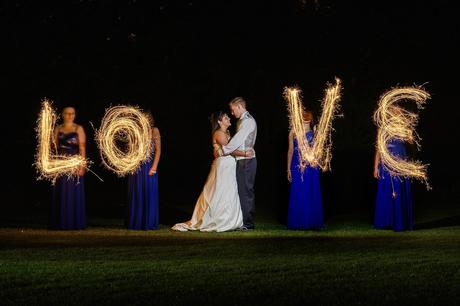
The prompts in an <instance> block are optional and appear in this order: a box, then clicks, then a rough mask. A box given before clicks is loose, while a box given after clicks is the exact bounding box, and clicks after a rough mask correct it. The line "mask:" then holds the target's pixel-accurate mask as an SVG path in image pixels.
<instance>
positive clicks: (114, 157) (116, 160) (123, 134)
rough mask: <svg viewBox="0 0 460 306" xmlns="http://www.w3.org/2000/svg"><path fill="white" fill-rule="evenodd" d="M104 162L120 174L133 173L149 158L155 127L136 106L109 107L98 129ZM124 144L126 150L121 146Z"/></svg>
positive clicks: (97, 137)
mask: <svg viewBox="0 0 460 306" xmlns="http://www.w3.org/2000/svg"><path fill="white" fill-rule="evenodd" d="M96 141H97V144H98V146H99V149H100V151H101V158H102V163H103V164H104V166H105V167H107V168H108V169H109V170H112V171H114V172H115V173H116V174H117V175H118V176H124V175H126V174H129V173H134V172H136V170H137V169H138V168H139V166H140V165H141V163H142V162H143V161H146V160H148V159H149V158H150V153H151V152H150V151H151V149H152V128H151V122H150V120H149V117H148V116H147V115H146V114H144V113H143V112H142V111H141V110H140V109H138V108H137V107H131V106H115V107H111V108H109V109H107V110H106V112H105V115H104V118H102V123H101V127H100V129H99V130H98V131H96ZM120 143H123V145H124V147H125V149H121V148H120V147H119V145H120Z"/></svg>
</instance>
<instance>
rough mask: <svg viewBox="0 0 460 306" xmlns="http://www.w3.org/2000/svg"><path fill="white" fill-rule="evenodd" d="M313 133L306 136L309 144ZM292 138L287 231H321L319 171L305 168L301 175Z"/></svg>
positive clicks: (295, 140) (296, 148)
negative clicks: (292, 150) (292, 149)
mask: <svg viewBox="0 0 460 306" xmlns="http://www.w3.org/2000/svg"><path fill="white" fill-rule="evenodd" d="M313 135H314V134H313V131H308V132H307V134H306V137H307V140H308V142H309V143H312V141H313ZM298 150H299V149H298V144H297V139H295V138H294V152H293V154H292V162H291V175H292V182H291V193H290V197H289V210H288V223H287V227H288V229H299V230H301V229H321V228H322V227H323V226H324V223H323V205H322V200H321V188H320V182H319V177H320V169H319V168H318V167H315V168H313V167H310V166H307V167H306V168H305V170H304V172H303V173H301V171H300V168H299V151H298Z"/></svg>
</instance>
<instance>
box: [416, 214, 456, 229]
mask: <svg viewBox="0 0 460 306" xmlns="http://www.w3.org/2000/svg"><path fill="white" fill-rule="evenodd" d="M459 225H460V215H458V216H453V217H447V218H442V219H438V220H433V221H429V222H423V223H419V224H415V225H414V230H422V229H433V228H441V227H449V226H459Z"/></svg>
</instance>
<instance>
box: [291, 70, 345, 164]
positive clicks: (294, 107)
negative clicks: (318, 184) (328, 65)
mask: <svg viewBox="0 0 460 306" xmlns="http://www.w3.org/2000/svg"><path fill="white" fill-rule="evenodd" d="M340 83H341V82H340V79H338V78H336V79H335V84H334V85H328V87H327V88H326V90H325V95H324V98H323V101H322V104H321V105H322V109H323V112H322V114H321V117H320V120H319V123H318V128H317V130H316V132H315V136H314V139H313V145H310V144H309V143H308V140H307V138H306V132H307V131H306V128H305V125H304V120H303V117H302V115H303V112H304V107H303V105H302V99H301V90H300V89H298V88H292V87H286V88H285V89H284V98H285V99H286V101H287V102H288V110H289V118H290V125H291V130H292V131H293V132H294V136H295V138H296V139H297V144H298V148H299V157H300V167H301V169H302V170H303V169H305V167H306V166H307V165H310V166H312V167H316V166H319V167H320V168H321V170H322V171H327V170H329V169H330V161H331V158H332V154H331V149H332V130H333V129H332V121H333V120H334V118H335V117H336V114H337V111H338V108H339V102H340V99H341V90H342V86H341V85H340Z"/></svg>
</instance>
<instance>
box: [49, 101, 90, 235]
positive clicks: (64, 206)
mask: <svg viewBox="0 0 460 306" xmlns="http://www.w3.org/2000/svg"><path fill="white" fill-rule="evenodd" d="M62 118H63V123H62V124H61V125H59V126H58V127H56V129H55V130H54V141H55V144H56V148H57V153H58V154H62V155H76V154H80V155H81V156H83V157H86V135H85V131H84V129H83V127H82V126H80V125H78V124H75V123H74V120H75V109H74V108H73V107H65V108H64V109H63V111H62ZM84 174H85V168H84V167H82V168H81V169H79V171H78V176H71V177H67V176H61V177H59V178H58V179H57V180H56V183H55V185H54V188H53V199H52V204H51V214H50V224H49V227H50V229H55V230H79V229H84V228H85V227H86V207H85V180H84V176H83V175H84Z"/></svg>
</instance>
